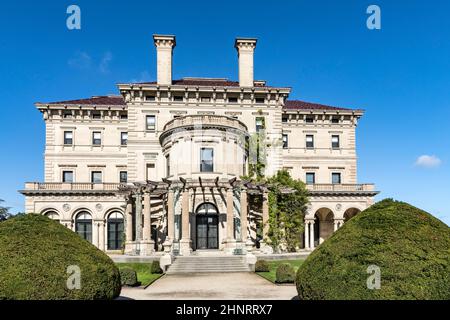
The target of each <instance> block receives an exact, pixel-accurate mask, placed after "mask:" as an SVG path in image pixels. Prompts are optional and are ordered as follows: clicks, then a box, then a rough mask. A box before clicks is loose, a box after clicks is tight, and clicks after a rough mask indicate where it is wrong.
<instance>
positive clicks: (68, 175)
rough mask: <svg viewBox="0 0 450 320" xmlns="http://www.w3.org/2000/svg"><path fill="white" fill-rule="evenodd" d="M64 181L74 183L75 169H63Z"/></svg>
mask: <svg viewBox="0 0 450 320" xmlns="http://www.w3.org/2000/svg"><path fill="white" fill-rule="evenodd" d="M62 182H66V183H72V182H73V171H63V173H62Z"/></svg>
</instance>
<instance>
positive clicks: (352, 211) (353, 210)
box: [344, 208, 361, 222]
mask: <svg viewBox="0 0 450 320" xmlns="http://www.w3.org/2000/svg"><path fill="white" fill-rule="evenodd" d="M360 212H361V210H359V209H357V208H349V209H347V210H345V212H344V222H347V221H348V220H350V219H351V218H353V217H354V216H356V215H357V214H358V213H360Z"/></svg>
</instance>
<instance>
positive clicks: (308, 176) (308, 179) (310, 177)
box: [306, 172, 316, 184]
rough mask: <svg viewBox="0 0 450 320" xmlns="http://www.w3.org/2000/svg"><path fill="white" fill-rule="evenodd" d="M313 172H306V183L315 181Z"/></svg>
mask: <svg viewBox="0 0 450 320" xmlns="http://www.w3.org/2000/svg"><path fill="white" fill-rule="evenodd" d="M315 176H316V175H315V173H313V172H309V173H307V174H306V183H307V184H314V183H315V180H316V179H315Z"/></svg>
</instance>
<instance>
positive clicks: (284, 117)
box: [281, 114, 289, 123]
mask: <svg viewBox="0 0 450 320" xmlns="http://www.w3.org/2000/svg"><path fill="white" fill-rule="evenodd" d="M288 119H289V117H288V115H287V114H283V115H282V116H281V122H283V123H286V122H288Z"/></svg>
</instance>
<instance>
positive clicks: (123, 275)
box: [119, 267, 138, 287]
mask: <svg viewBox="0 0 450 320" xmlns="http://www.w3.org/2000/svg"><path fill="white" fill-rule="evenodd" d="M119 271H120V281H121V283H122V285H123V286H131V287H134V286H136V285H138V280H137V273H136V271H134V270H133V269H131V268H130V267H124V268H121V269H120V270H119Z"/></svg>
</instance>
